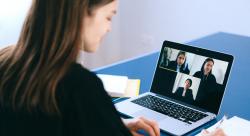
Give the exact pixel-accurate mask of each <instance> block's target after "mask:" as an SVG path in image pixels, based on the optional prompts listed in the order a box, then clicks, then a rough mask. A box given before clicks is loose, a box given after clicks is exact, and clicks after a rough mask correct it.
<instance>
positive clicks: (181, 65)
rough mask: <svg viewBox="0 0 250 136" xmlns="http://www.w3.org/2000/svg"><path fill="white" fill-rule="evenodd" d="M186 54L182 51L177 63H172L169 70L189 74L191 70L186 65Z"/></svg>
mask: <svg viewBox="0 0 250 136" xmlns="http://www.w3.org/2000/svg"><path fill="white" fill-rule="evenodd" d="M186 59H187V56H186V52H184V51H180V52H179V53H178V55H177V57H176V60H175V61H170V62H169V64H168V66H167V68H168V69H172V70H174V71H177V72H182V73H185V74H189V73H190V70H189V69H188V64H186V61H187V60H186Z"/></svg>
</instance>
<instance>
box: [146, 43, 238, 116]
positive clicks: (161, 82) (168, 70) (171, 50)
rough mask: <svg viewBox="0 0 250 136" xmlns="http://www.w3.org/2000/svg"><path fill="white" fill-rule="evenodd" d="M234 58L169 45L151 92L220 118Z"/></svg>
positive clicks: (161, 55)
mask: <svg viewBox="0 0 250 136" xmlns="http://www.w3.org/2000/svg"><path fill="white" fill-rule="evenodd" d="M232 62H233V56H231V55H228V54H224V53H219V52H215V51H210V50H206V49H201V48H197V47H192V46H188V45H183V44H179V43H174V42H169V41H165V42H164V43H163V46H162V49H161V53H160V57H159V60H158V64H157V68H156V71H155V75H154V79H153V82H152V86H151V92H153V93H156V94H160V95H163V96H167V97H169V98H172V99H175V100H178V101H181V102H183V103H187V104H191V105H193V106H196V107H199V108H202V109H205V110H207V111H210V112H212V113H215V114H218V111H219V108H220V104H221V101H222V97H223V95H224V91H225V87H226V84H227V81H228V77H229V73H230V69H231V66H232Z"/></svg>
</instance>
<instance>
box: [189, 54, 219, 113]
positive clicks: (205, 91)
mask: <svg viewBox="0 0 250 136" xmlns="http://www.w3.org/2000/svg"><path fill="white" fill-rule="evenodd" d="M213 66H214V60H213V59H212V58H207V59H206V60H205V61H204V62H203V64H202V66H201V70H200V71H197V72H195V74H194V77H197V78H200V79H201V82H200V86H199V90H198V93H197V95H196V100H195V101H196V102H197V104H199V105H200V106H201V107H203V108H206V109H209V110H212V111H216V109H215V105H216V100H217V89H216V87H217V83H216V78H215V76H214V75H213V73H212V69H213Z"/></svg>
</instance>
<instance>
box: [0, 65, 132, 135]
mask: <svg viewBox="0 0 250 136" xmlns="http://www.w3.org/2000/svg"><path fill="white" fill-rule="evenodd" d="M57 100H58V105H59V109H60V111H61V114H62V117H61V118H59V117H57V116H49V115H47V114H43V113H42V112H36V113H32V114H30V113H27V112H21V111H20V112H13V111H11V110H6V109H3V108H0V136H101V135H104V136H118V135H119V136H125V135H126V136H127V135H131V134H130V132H129V130H128V129H127V128H126V127H125V125H124V124H123V123H122V121H121V119H120V116H119V114H118V112H117V111H116V109H115V107H114V105H113V103H112V101H111V98H110V97H109V95H108V94H107V93H106V91H105V90H104V87H103V84H102V82H101V80H100V79H99V78H98V77H97V76H96V75H95V74H94V73H91V72H89V71H88V70H86V69H84V68H83V67H81V65H79V64H73V65H72V67H71V68H70V70H69V72H68V73H67V74H66V76H65V77H64V78H63V79H62V80H61V81H60V83H59V85H58V88H57Z"/></svg>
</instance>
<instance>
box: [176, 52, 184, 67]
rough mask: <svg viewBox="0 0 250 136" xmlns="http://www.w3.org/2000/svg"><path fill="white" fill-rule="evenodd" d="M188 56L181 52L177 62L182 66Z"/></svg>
mask: <svg viewBox="0 0 250 136" xmlns="http://www.w3.org/2000/svg"><path fill="white" fill-rule="evenodd" d="M185 59H186V57H185V56H184V55H183V54H180V55H179V56H178V58H177V64H178V65H179V66H181V65H182V64H183V63H184V62H185Z"/></svg>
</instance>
